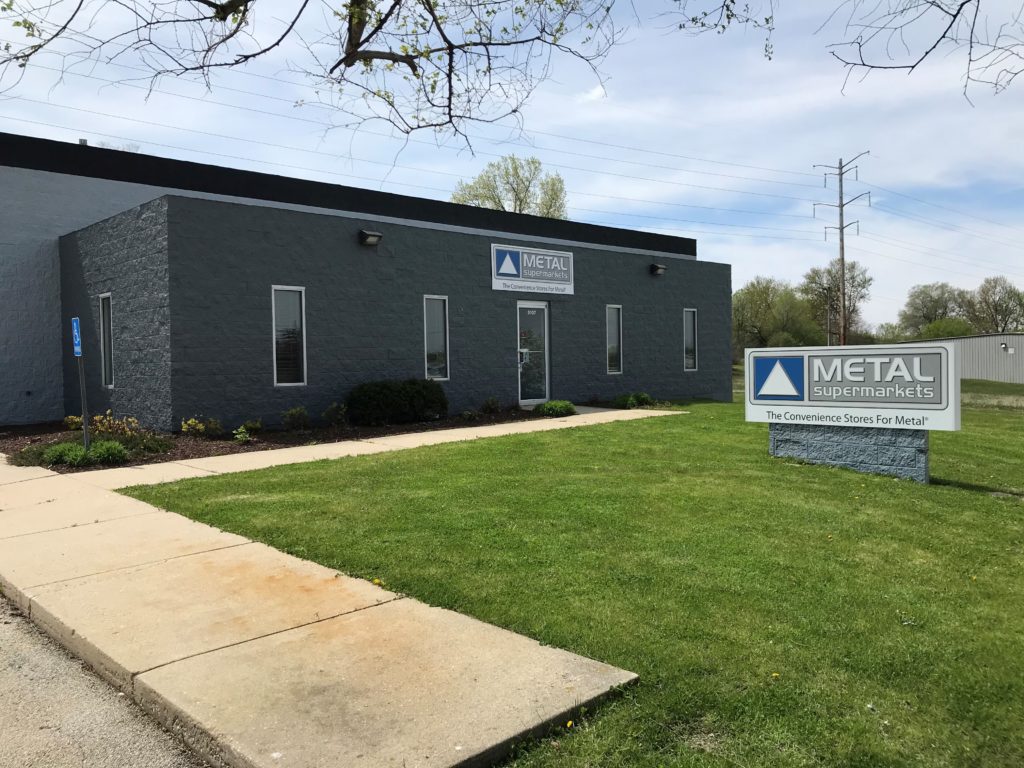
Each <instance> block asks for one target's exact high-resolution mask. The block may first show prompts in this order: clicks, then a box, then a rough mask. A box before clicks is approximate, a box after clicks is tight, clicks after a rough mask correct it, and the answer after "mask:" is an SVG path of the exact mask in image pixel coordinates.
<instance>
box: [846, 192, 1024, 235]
mask: <svg viewBox="0 0 1024 768" xmlns="http://www.w3.org/2000/svg"><path fill="white" fill-rule="evenodd" d="M861 183H862V184H864V185H865V186H868V187H872V188H873V189H877V190H878V191H879V192H885V193H886V194H889V195H896V196H897V197H903V198H906V199H907V200H913V201H914V202H915V203H920V204H921V205H928V206H931V207H932V208H938V209H939V210H941V211H948V212H949V213H955V214H957V215H958V216H964V217H966V218H969V219H976V220H977V221H981V222H984V223H986V224H994V225H995V226H997V227H1005V228H1006V229H1012V230H1016V231H1018V232H1020V231H1024V230H1022V229H1021V228H1020V227H1014V226H1011V225H1009V224H1003V223H1001V222H998V221H993V220H992V219H986V218H985V217H983V216H976V215H975V214H973V213H967V212H966V211H961V210H958V209H956V208H951V207H949V206H948V205H941V204H939V203H932V202H929V201H928V200H922V199H921V198H920V197H914V196H913V195H908V194H907V193H906V192H897V191H896V190H894V189H886V188H885V187H883V186H880V185H878V184H870V183H868V182H866V181H862V182H861Z"/></svg>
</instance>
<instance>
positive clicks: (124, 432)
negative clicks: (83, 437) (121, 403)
mask: <svg viewBox="0 0 1024 768" xmlns="http://www.w3.org/2000/svg"><path fill="white" fill-rule="evenodd" d="M91 429H92V434H93V436H94V437H96V438H97V439H104V440H121V439H127V438H132V437H137V436H138V435H141V434H142V433H143V432H145V431H146V430H144V429H143V428H142V425H141V424H139V420H138V419H136V418H135V417H134V416H125V417H123V418H120V419H118V418H115V417H114V413H113V411H111V410H110V409H109V408H108V409H107V412H106V413H101V414H99V415H97V416H93V417H92V427H91Z"/></svg>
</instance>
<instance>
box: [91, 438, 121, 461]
mask: <svg viewBox="0 0 1024 768" xmlns="http://www.w3.org/2000/svg"><path fill="white" fill-rule="evenodd" d="M89 458H90V459H92V461H94V462H96V463H97V464H124V463H125V462H126V461H128V449H127V448H125V447H124V445H122V444H121V443H119V442H117V440H97V441H96V442H95V443H93V444H92V445H90V446H89Z"/></svg>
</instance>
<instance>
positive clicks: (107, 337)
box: [100, 293, 114, 387]
mask: <svg viewBox="0 0 1024 768" xmlns="http://www.w3.org/2000/svg"><path fill="white" fill-rule="evenodd" d="M112 335H113V334H111V332H110V294H109V293H104V294H103V295H102V296H100V360H101V361H102V364H103V386H104V387H113V386H114V350H113V346H112V344H111V337H112Z"/></svg>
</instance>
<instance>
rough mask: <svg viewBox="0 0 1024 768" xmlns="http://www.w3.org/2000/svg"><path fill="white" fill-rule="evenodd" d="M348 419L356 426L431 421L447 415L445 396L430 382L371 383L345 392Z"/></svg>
mask: <svg viewBox="0 0 1024 768" xmlns="http://www.w3.org/2000/svg"><path fill="white" fill-rule="evenodd" d="M346 405H347V407H348V418H349V421H351V422H352V423H353V424H357V425H360V426H381V425H384V424H408V423H409V422H414V421H433V420H435V419H440V418H442V417H444V416H446V415H448V397H447V396H446V395H445V393H444V389H442V387H441V385H440V384H438V383H437V382H436V381H432V380H430V379H409V380H408V381H371V382H367V383H365V384H360V385H359V386H357V387H356V388H355V389H353V390H352V392H350V393H349V396H348V400H347V402H346Z"/></svg>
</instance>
